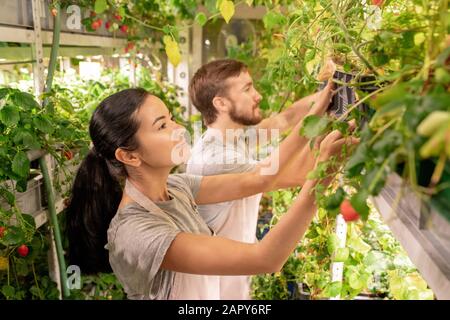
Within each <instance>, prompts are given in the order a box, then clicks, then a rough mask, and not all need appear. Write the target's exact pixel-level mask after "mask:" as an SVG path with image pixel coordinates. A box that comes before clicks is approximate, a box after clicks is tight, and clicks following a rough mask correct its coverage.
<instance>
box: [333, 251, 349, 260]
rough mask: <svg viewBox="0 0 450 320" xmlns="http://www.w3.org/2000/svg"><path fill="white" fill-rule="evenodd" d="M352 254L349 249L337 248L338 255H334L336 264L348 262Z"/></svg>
mask: <svg viewBox="0 0 450 320" xmlns="http://www.w3.org/2000/svg"><path fill="white" fill-rule="evenodd" d="M349 254H350V250H348V248H337V249H336V253H335V254H334V261H335V262H345V261H347V259H348V257H349Z"/></svg>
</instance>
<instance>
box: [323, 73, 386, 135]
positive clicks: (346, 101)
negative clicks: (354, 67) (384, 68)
mask: <svg viewBox="0 0 450 320" xmlns="http://www.w3.org/2000/svg"><path fill="white" fill-rule="evenodd" d="M333 79H336V80H338V81H339V82H344V83H350V82H356V81H357V82H359V83H365V82H374V81H375V80H376V78H375V76H372V75H364V76H359V77H358V78H357V79H356V75H353V74H351V73H346V72H342V71H335V73H334V75H333ZM354 80H356V81H354ZM325 86H326V83H323V84H321V85H320V89H323V88H324V87H325ZM355 88H357V89H358V90H360V91H363V92H366V93H372V92H374V91H376V90H378V89H379V88H380V86H378V85H375V84H367V85H361V86H359V87H349V86H346V85H342V84H335V91H336V94H335V95H334V96H333V98H332V100H331V103H330V105H329V107H328V112H329V113H331V114H334V115H335V116H337V117H340V116H341V115H343V114H344V113H346V112H347V110H348V106H349V105H353V104H354V103H355V102H356V101H357V98H356V93H355ZM358 110H359V111H360V112H361V114H362V116H361V123H360V126H362V125H363V124H364V123H365V122H367V120H368V118H369V116H370V114H371V112H370V110H371V109H370V107H369V106H368V105H367V104H365V103H363V104H361V105H359V106H358Z"/></svg>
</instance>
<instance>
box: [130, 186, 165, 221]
mask: <svg viewBox="0 0 450 320" xmlns="http://www.w3.org/2000/svg"><path fill="white" fill-rule="evenodd" d="M125 192H126V193H127V195H128V196H129V197H130V198H131V199H133V200H134V201H135V202H136V203H137V204H139V205H140V206H141V207H143V208H145V209H146V210H148V211H150V212H158V213H162V214H164V212H163V211H162V209H161V208H159V207H158V206H157V205H156V204H155V203H154V202H153V201H152V200H150V199H149V198H148V197H147V196H145V195H144V194H143V193H142V192H140V191H139V190H138V189H137V188H136V187H135V186H134V185H133V184H132V183H131V182H130V181H129V180H128V179H127V180H126V181H125Z"/></svg>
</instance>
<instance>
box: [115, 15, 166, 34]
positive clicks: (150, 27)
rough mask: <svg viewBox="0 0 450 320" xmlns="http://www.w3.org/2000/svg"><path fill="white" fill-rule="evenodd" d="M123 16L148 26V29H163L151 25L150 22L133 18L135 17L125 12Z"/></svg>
mask: <svg viewBox="0 0 450 320" xmlns="http://www.w3.org/2000/svg"><path fill="white" fill-rule="evenodd" d="M124 16H125V17H127V18H129V19H131V20H134V21H136V22H137V23H139V24H141V25H143V26H144V27H147V28H149V29H154V30H158V31H161V32H164V30H163V29H162V28H160V27H156V26H153V25H151V24H147V23H145V22H143V21H141V20H139V19H138V18H135V17H133V16H131V15H129V14H128V13H125V14H124Z"/></svg>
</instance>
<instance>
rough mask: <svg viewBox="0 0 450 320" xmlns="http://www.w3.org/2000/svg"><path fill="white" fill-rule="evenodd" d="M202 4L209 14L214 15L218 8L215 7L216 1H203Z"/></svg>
mask: <svg viewBox="0 0 450 320" xmlns="http://www.w3.org/2000/svg"><path fill="white" fill-rule="evenodd" d="M204 3H205V7H206V10H208V12H209V13H211V14H214V13H216V12H217V10H218V7H217V3H216V0H205V1H204Z"/></svg>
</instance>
